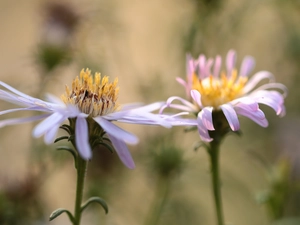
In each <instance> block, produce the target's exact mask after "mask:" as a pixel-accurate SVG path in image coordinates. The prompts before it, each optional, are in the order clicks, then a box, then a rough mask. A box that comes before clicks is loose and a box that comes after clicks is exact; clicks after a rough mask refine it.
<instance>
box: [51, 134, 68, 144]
mask: <svg viewBox="0 0 300 225" xmlns="http://www.w3.org/2000/svg"><path fill="white" fill-rule="evenodd" d="M66 139H69V136H62V137H59V138H56V139H55V141H54V143H56V142H59V141H61V140H66Z"/></svg>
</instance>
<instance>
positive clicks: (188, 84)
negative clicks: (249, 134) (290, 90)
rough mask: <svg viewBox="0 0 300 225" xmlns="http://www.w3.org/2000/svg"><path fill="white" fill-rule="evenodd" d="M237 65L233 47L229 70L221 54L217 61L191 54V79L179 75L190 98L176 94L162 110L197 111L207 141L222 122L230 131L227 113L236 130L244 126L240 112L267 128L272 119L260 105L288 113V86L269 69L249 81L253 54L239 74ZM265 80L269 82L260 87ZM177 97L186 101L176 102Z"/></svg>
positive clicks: (224, 129)
mask: <svg viewBox="0 0 300 225" xmlns="http://www.w3.org/2000/svg"><path fill="white" fill-rule="evenodd" d="M235 64H236V53H235V51H233V50H230V51H229V52H228V54H227V57H226V72H221V65H222V59H221V57H220V56H217V57H216V59H215V61H214V60H213V59H211V58H209V59H206V57H205V56H204V55H200V56H199V58H198V59H193V58H192V57H191V56H190V55H188V56H187V62H186V65H187V80H186V81H185V80H183V79H181V78H177V81H178V82H179V83H180V84H181V85H182V86H183V87H184V88H185V89H186V94H187V98H188V100H185V99H183V98H181V97H176V96H173V97H170V98H169V99H168V100H167V101H166V104H165V106H163V107H162V109H161V111H163V110H164V109H165V108H174V109H178V110H182V111H186V112H191V113H193V114H197V123H198V131H199V134H200V137H201V139H202V140H203V141H206V142H209V141H212V138H211V136H210V135H211V134H210V133H209V132H210V131H214V130H215V129H217V128H215V126H220V124H221V125H222V126H221V127H220V128H221V130H223V131H221V133H224V134H225V133H227V132H228V131H227V130H228V128H227V127H228V126H226V125H224V123H222V120H224V119H223V114H224V116H225V118H226V120H227V121H228V124H229V127H230V128H231V130H232V131H238V130H239V129H240V122H239V119H238V115H242V116H245V117H248V118H250V119H251V120H253V121H254V122H256V123H257V124H259V125H260V126H262V127H267V126H268V121H267V119H266V117H265V114H264V113H263V111H262V110H261V109H260V108H259V104H264V105H267V106H269V107H271V108H273V109H274V111H275V112H276V114H277V115H278V116H281V117H282V116H284V115H285V106H284V98H285V97H286V95H287V89H286V87H285V86H284V85H282V84H280V83H274V82H273V79H274V77H273V75H272V74H271V73H270V72H267V71H260V72H257V73H255V74H254V75H253V77H251V79H250V80H249V81H248V75H249V74H250V72H251V71H252V69H253V67H254V64H255V62H254V59H253V58H252V57H250V56H247V57H245V58H244V60H243V62H242V65H241V69H240V71H239V74H238V72H237V69H236V67H235ZM212 66H213V70H212ZM264 80H266V81H267V83H266V84H264V85H261V86H258V84H259V83H260V82H261V81H264ZM257 86H258V87H257ZM270 89H271V90H270ZM273 89H275V90H273ZM175 100H178V101H180V102H181V103H182V104H174V103H173V101H175ZM220 111H221V112H222V113H221V114H220ZM220 118H221V119H220ZM181 125H184V123H182V124H181ZM218 130H220V129H218ZM219 132H220V131H219Z"/></svg>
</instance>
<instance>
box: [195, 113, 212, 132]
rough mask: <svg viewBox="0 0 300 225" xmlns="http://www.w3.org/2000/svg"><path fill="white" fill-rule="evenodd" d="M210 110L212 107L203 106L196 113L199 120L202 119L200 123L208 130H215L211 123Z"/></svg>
mask: <svg viewBox="0 0 300 225" xmlns="http://www.w3.org/2000/svg"><path fill="white" fill-rule="evenodd" d="M212 111H213V107H205V108H203V109H202V110H201V111H200V112H199V113H198V118H199V120H201V121H202V124H203V125H204V127H205V128H206V129H208V130H215V128H214V125H213V118H212ZM199 120H198V121H199Z"/></svg>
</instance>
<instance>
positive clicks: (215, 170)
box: [209, 140, 224, 225]
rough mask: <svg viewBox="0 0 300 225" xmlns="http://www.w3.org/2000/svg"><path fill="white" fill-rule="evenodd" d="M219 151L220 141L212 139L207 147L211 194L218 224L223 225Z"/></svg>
mask: <svg viewBox="0 0 300 225" xmlns="http://www.w3.org/2000/svg"><path fill="white" fill-rule="evenodd" d="M219 153H220V143H219V142H218V141H215V140H214V141H212V142H211V143H210V149H209V156H210V162H211V176H212V186H213V196H214V202H215V208H216V213H217V219H218V225H224V219H223V211H222V197H221V183H220V174H219Z"/></svg>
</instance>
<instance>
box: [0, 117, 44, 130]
mask: <svg viewBox="0 0 300 225" xmlns="http://www.w3.org/2000/svg"><path fill="white" fill-rule="evenodd" d="M49 115H50V114H44V115H38V116H32V117H26V118H14V119H7V120H1V121H0V128H2V127H5V126H8V125H15V124H20V123H28V122H32V121H37V120H41V119H44V118H46V117H48V116H49Z"/></svg>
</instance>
